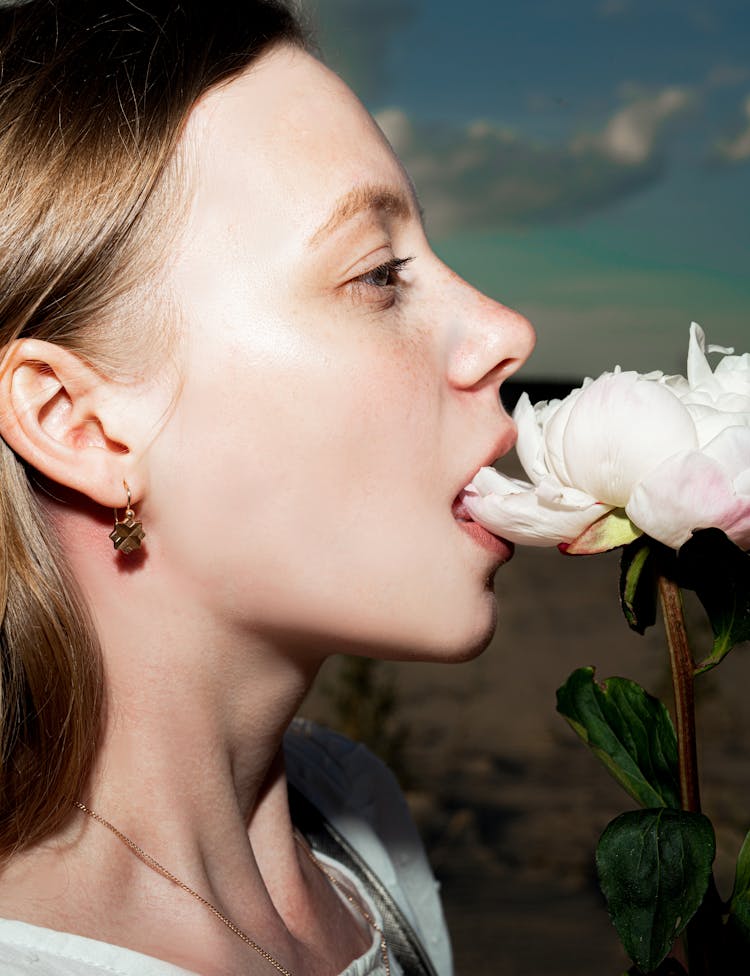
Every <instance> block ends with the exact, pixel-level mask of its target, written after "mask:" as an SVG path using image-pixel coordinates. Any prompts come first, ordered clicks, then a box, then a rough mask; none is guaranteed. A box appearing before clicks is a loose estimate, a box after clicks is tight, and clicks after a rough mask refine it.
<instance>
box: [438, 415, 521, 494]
mask: <svg viewBox="0 0 750 976" xmlns="http://www.w3.org/2000/svg"><path fill="white" fill-rule="evenodd" d="M516 439H517V431H516V426H515V424H513V423H510V424H508V426H507V427H506V428H505V429H504V430H503V431H502V432H501V434H500V436H499V437H498V438H497V439H496V440H495V442H494V444H493V446H492V448H491V449H490V451H489V452H488V453H487V454H486V455H485V458H484V460H480V461H479V463H478V464H475V465H474V466H473V467H472V469H471V471H470V472H469V473H468V474H467V475H466V476H465V478H464V480H463V481H462V482H461V484H460V485H459V486H458V490H457V491H456V494H455V496H454V501H457V500H459V499H460V498H461V493H462V492H463V490H464V488H465V487H466V486H467V485H468V484H469V482H470V481H471V479H472V478H473V477H474V475H475V474H476V473H477V471H479V469H480V468H485V467H491V466H492V465H493V464H494V463H495V461H497V460H498V459H499V458H501V457H504V456H505V455H506V454H507V453H508V452H509V451H510V450H511V449H512V447H513V445H514V444H515V443H516Z"/></svg>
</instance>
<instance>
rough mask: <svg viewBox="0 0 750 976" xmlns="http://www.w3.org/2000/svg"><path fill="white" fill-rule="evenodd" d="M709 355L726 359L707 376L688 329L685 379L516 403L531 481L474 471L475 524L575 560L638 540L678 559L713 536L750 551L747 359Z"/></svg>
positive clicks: (614, 385) (521, 450)
mask: <svg viewBox="0 0 750 976" xmlns="http://www.w3.org/2000/svg"><path fill="white" fill-rule="evenodd" d="M708 351H709V352H721V353H724V357H723V358H722V359H721V360H720V361H719V363H718V365H717V367H716V369H715V370H711V367H710V365H709V363H708V361H707V359H706V343H705V336H704V334H703V330H702V329H701V328H700V326H699V325H697V324H696V323H695V322H694V323H693V324H692V325H691V328H690V346H689V351H688V367H687V378H684V377H682V376H665V375H664V374H663V373H660V372H653V373H646V374H640V373H635V372H621V371H619V370H616V371H615V372H613V373H603V374H602V375H601V376H599V377H598V378H597V379H595V380H586V381H585V382H584V384H583V386H582V387H581V388H580V389H577V390H573V391H572V392H571V393H570V394H569V395H568V396H567V397H565V399H564V400H552V401H550V402H549V403H547V402H542V403H538V404H536V405H535V406H532V404H531V402H530V401H529V398H528V396H527V395H526V394H523V395H522V397H521V399H520V400H519V402H518V406H517V407H516V410H515V413H514V419H515V421H516V423H517V425H518V447H517V451H518V456H519V458H520V460H521V463H522V465H523V467H524V470H525V471H526V474H527V475H528V477H529V479H530V481H529V482H524V481H518V480H516V479H513V478H508V477H506V476H505V475H502V474H500V473H499V472H497V471H495V469H494V468H482V470H481V471H479V473H478V474H477V475H476V477H475V478H474V479H473V481H472V482H471V484H470V485H468V486H467V488H466V490H465V496H464V503H465V505H466V507H467V509H468V510H469V512H470V513H471V516H472V518H474V519H475V520H476V521H477V522H479V523H480V524H481V525H483V526H485V528H487V529H489V530H490V531H491V532H495V533H496V534H497V535H500V536H502V537H503V538H505V539H509V540H511V541H513V542H518V543H521V544H526V545H538V546H551V545H558V544H565V545H567V544H569V543H572V542H573V541H574V540H579V541H578V542H577V543H576V551H579V552H596V551H601V550H603V549H607V548H612V547H613V546H615V545H621V544H622V543H623V542H627V541H629V540H630V539H632V538H635V537H636V536H637V535H638V534H639V533H640V532H645V533H646V534H647V535H650V536H652V537H653V538H654V539H658V540H659V541H660V542H663V543H665V544H666V545H668V546H671V547H672V548H675V549H678V548H679V547H680V546H681V545H682V544H683V543H684V542H686V541H687V540H688V539H689V538H690V535H691V533H692V532H693V530H694V529H701V528H711V527H715V528H719V529H722V530H723V531H724V532H726V534H727V535H728V536H729V538H730V539H732V541H733V542H735V543H736V544H737V545H738V546H740V547H741V548H742V549H750V353H745V354H744V355H743V356H734V355H732V353H733V350H731V349H725V348H723V347H720V346H709V347H708ZM608 513H611V514H610V515H609V517H608V518H604V516H607V515H608ZM583 533H586V535H585V536H583V538H582V539H579V537H581V536H582V535H583Z"/></svg>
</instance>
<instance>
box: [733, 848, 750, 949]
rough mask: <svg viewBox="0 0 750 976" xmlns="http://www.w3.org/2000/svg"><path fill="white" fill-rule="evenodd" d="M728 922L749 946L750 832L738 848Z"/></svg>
mask: <svg viewBox="0 0 750 976" xmlns="http://www.w3.org/2000/svg"><path fill="white" fill-rule="evenodd" d="M729 924H730V926H731V927H732V928H733V929H734V930H735V931H736V932H738V934H739V935H740V936H741V938H742V941H743V942H744V943H746V944H747V945H748V946H750V833H748V834H747V836H746V837H745V842H744V843H743V845H742V847H741V848H740V853H739V856H738V858H737V870H736V873H735V876H734V890H733V891H732V900H731V901H730V903H729Z"/></svg>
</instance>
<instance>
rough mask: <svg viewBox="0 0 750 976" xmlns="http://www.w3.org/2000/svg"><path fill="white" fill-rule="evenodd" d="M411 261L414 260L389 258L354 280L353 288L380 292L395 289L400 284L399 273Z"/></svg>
mask: <svg viewBox="0 0 750 976" xmlns="http://www.w3.org/2000/svg"><path fill="white" fill-rule="evenodd" d="M413 260H414V258H391V259H390V260H389V261H384V262H383V263H382V264H379V265H378V266H377V267H376V268H371V269H370V270H369V271H366V272H365V274H362V275H360V276H359V277H358V278H355V279H354V281H353V282H352V284H353V285H354V286H355V287H364V288H377V289H379V290H380V291H384V290H386V289H395V288H397V287H398V286H399V284H401V272H402V271H403V270H404V268H405V267H406V265H407V264H409V263H410V262H411V261H413ZM383 277H385V280H383Z"/></svg>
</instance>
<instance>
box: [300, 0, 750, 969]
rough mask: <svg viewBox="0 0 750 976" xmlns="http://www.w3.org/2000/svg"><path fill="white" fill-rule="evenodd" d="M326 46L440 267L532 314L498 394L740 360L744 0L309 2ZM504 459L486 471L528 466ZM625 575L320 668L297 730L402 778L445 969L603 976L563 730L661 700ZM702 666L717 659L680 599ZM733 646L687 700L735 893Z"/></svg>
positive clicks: (747, 730) (612, 562) (737, 731)
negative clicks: (418, 657) (567, 701)
mask: <svg viewBox="0 0 750 976" xmlns="http://www.w3.org/2000/svg"><path fill="white" fill-rule="evenodd" d="M303 7H304V9H305V10H306V12H307V14H308V16H309V18H310V20H311V21H312V22H313V23H314V24H315V26H316V29H317V34H318V38H319V40H320V43H321V47H322V50H323V54H324V57H325V59H326V60H327V61H328V63H329V64H330V65H331V66H332V67H334V68H335V69H336V70H338V71H339V72H340V73H341V74H342V76H343V77H344V78H345V79H346V80H347V81H348V82H349V83H350V84H351V85H352V87H354V89H355V90H356V91H357V92H358V93H359V95H360V96H361V97H362V98H363V100H364V102H365V104H366V105H367V106H368V108H369V109H370V110H371V111H372V112H373V113H374V114H375V115H376V117H377V118H378V121H379V122H380V124H381V126H382V128H383V129H384V131H385V132H386V134H387V135H388V137H389V138H390V140H391V142H392V143H393V145H394V147H395V149H396V151H397V153H398V154H399V155H400V156H401V158H402V159H403V160H404V162H405V163H406V165H407V168H408V169H409V171H410V173H411V175H412V177H413V178H414V180H415V183H416V186H417V190H418V192H419V195H420V198H421V202H422V204H423V205H424V208H425V211H426V218H427V226H428V232H429V233H430V237H431V239H432V242H433V245H434V246H435V248H436V250H437V252H438V253H439V254H440V255H441V256H442V257H443V258H444V259H445V260H446V261H447V262H448V263H450V264H451V265H452V266H453V267H455V268H456V269H457V270H458V271H459V272H460V273H461V274H462V275H463V276H464V277H466V278H467V279H468V280H470V281H472V282H473V283H474V284H476V285H477V286H478V287H480V288H481V289H482V290H484V291H485V292H487V293H488V294H490V295H492V296H493V297H495V298H498V299H500V300H501V301H503V302H505V303H506V304H509V305H512V306H515V307H517V308H519V309H520V310H521V311H523V312H524V313H525V314H526V315H528V316H529V317H530V318H531V320H532V321H533V322H534V324H535V326H536V328H537V332H538V337H539V341H538V346H537V350H536V352H535V353H534V355H533V357H532V358H531V360H530V362H529V363H528V365H527V366H526V367H525V369H524V370H523V372H522V373H521V374H520V375H519V379H518V383H517V384H515V385H512V386H509V387H508V389H507V391H506V392H505V398H506V399H507V401H508V402H509V404H511V405H512V403H513V402H514V401H515V398H516V397H517V395H518V392H519V390H520V389H522V388H528V389H530V390H531V391H532V400H536V399H544V398H547V397H548V396H551V395H560V394H561V393H564V392H565V391H566V390H567V389H569V388H570V387H571V386H573V385H578V383H579V382H580V380H581V378H582V377H583V376H584V375H597V374H598V373H600V372H602V371H603V370H605V369H611V368H612V367H613V366H614V365H615V364H620V365H621V366H622V367H623V368H634V369H639V370H642V371H645V370H650V369H656V368H658V369H663V370H665V371H666V372H683V373H684V368H685V354H686V350H687V339H688V328H689V325H690V322H691V321H692V320H696V321H698V322H699V323H700V324H701V325H702V326H703V327H704V328H705V330H706V332H707V334H708V338H709V340H710V341H712V342H717V343H720V344H723V345H735V346H736V347H737V351H738V352H744V351H745V350H748V349H750V276H749V275H748V266H749V259H750V221H749V220H748V214H749V213H750V205H749V202H748V201H749V200H750V54H749V53H748V52H750V5H748V4H747V2H746V0H568V2H566V3H565V4H561V3H559V0H526V2H525V3H522V4H521V3H519V4H505V3H498V2H497V0H474V2H472V3H467V4H462V5H458V4H455V3H454V2H450V3H449V2H448V0H303ZM513 465H514V462H513V461H510V462H509V463H508V465H506V466H505V470H508V471H509V472H510V473H517V474H518V473H520V471H518V470H515V471H514V468H513ZM617 564H618V557H617V554H616V553H613V554H607V555H604V556H596V557H563V556H561V555H559V554H558V553H557V552H555V551H554V550H552V551H550V550H536V549H526V550H519V551H518V552H517V554H516V557H515V559H514V560H513V562H512V563H511V564H510V565H509V566H507V567H505V568H504V569H502V570H501V572H500V573H499V574H498V579H497V586H496V589H497V594H498V602H499V609H500V614H499V621H500V622H499V626H498V632H497V635H496V637H495V640H494V641H493V644H492V646H491V647H490V648H489V649H488V650H487V651H486V652H485V654H484V655H482V656H481V657H480V658H479V659H477V660H476V661H474V662H471V663H469V664H462V665H458V666H437V665H422V664H420V665H390V664H373V663H370V662H361V661H359V662H357V661H350V660H347V659H335V660H333V661H331V662H329V664H328V665H327V666H326V669H325V670H324V673H323V674H322V676H321V681H320V682H319V685H318V687H317V688H316V690H315V692H314V693H313V695H312V696H311V698H310V699H309V700H308V701H307V703H306V705H305V708H304V711H305V713H306V714H308V715H310V716H312V717H314V718H317V719H319V720H321V721H324V722H326V723H327V724H329V725H333V726H336V727H338V728H340V729H342V730H344V731H346V732H347V733H348V734H350V735H353V736H354V737H356V738H360V739H364V740H365V741H367V742H368V743H369V744H370V745H371V747H372V748H374V749H375V751H377V752H378V753H379V754H380V755H382V756H383V758H385V759H386V761H388V762H389V763H390V765H391V766H392V768H394V769H395V771H396V772H397V774H398V775H399V777H400V779H401V782H402V784H403V785H404V788H405V789H406V791H407V795H408V797H409V800H410V803H411V806H412V809H413V811H414V814H415V816H416V818H417V820H418V821H419V823H420V826H421V828H422V832H423V836H424V837H425V840H426V843H427V847H428V851H429V854H430V857H431V860H432V863H433V866H434V868H435V871H436V873H437V875H438V877H439V879H440V881H441V884H442V887H443V894H444V900H445V906H446V912H447V915H448V919H449V924H450V927H451V931H452V935H453V940H454V949H455V956H456V972H457V974H458V976H465V974H468V973H472V974H475V976H497V974H499V973H502V974H503V976H607V974H612V976H619V974H621V973H622V972H623V971H624V970H625V968H626V966H627V960H626V959H625V956H624V954H623V953H622V951H621V950H620V949H619V947H618V942H617V938H616V936H615V933H614V931H613V930H612V928H611V926H610V923H609V920H608V917H607V914H606V910H605V909H604V908H603V906H602V903H601V900H600V897H599V895H598V893H597V887H596V882H595V878H594V869H593V851H594V848H595V845H596V841H597V839H598V836H599V834H600V833H601V831H602V830H603V829H604V827H605V826H606V824H607V823H608V822H609V821H610V820H611V819H613V818H614V817H615V816H616V815H617V814H619V813H620V812H622V811H623V810H625V809H628V808H629V806H630V803H629V800H628V798H627V796H626V795H625V794H624V793H622V792H621V790H620V789H619V787H618V786H617V785H616V784H615V783H614V781H612V780H611V779H610V778H609V777H608V775H607V774H606V772H605V771H604V769H603V767H600V765H599V764H598V762H597V761H596V760H595V759H594V758H593V756H592V755H590V754H589V752H588V750H586V748H585V747H584V746H583V745H582V744H581V743H580V742H579V741H578V740H577V739H576V737H575V736H574V734H573V733H572V731H571V730H570V729H569V728H568V727H567V725H566V724H565V723H564V722H563V720H562V719H561V718H560V717H559V716H558V715H557V714H556V713H555V690H556V688H557V687H558V686H559V685H561V684H562V683H563V682H564V681H565V680H566V678H567V677H568V675H569V674H570V672H571V671H572V670H574V669H575V668H577V667H580V666H584V665H595V666H596V667H597V676H598V677H599V678H600V679H603V678H605V677H608V676H610V675H613V674H623V675H625V676H627V677H630V678H633V679H635V680H637V681H639V682H640V683H642V684H643V685H644V686H645V687H646V688H647V689H648V690H649V691H651V692H652V693H654V694H657V695H659V696H664V697H665V700H667V699H668V697H669V695H668V690H669V675H668V668H667V660H666V651H665V647H664V639H663V634H662V632H661V629H660V627H659V626H658V625H657V627H655V628H652V630H651V631H650V632H649V633H648V634H647V635H646V636H645V637H638V636H637V635H635V634H633V633H631V632H630V631H629V630H628V629H627V626H626V624H625V622H624V619H623V618H622V615H621V613H620V611H619V607H618V603H617V584H618V565H617ZM688 610H689V614H690V622H691V627H692V632H693V641H694V644H695V646H696V647H697V648H700V649H701V650H702V649H705V647H706V646H707V645H708V644H710V632H709V630H708V627H707V624H706V623H705V621H704V619H703V617H702V615H701V613H700V612H699V609H698V608H696V607H688ZM748 688H750V648H748V647H747V646H744V647H739V648H737V649H735V650H734V651H733V652H732V654H731V655H730V657H729V658H728V659H727V660H726V661H725V662H724V664H723V665H722V667H721V668H720V669H718V670H717V671H716V672H713V673H711V674H709V675H707V676H705V677H704V678H703V679H701V684H700V687H699V689H698V693H699V694H698V721H699V726H700V736H701V739H700V749H701V755H700V761H701V775H702V778H703V798H704V808H705V810H706V812H707V813H708V814H709V815H710V816H711V817H712V819H713V820H714V822H715V825H716V827H717V833H718V851H719V853H718V857H717V875H718V880H719V884H720V887H721V889H722V891H723V893H724V894H726V893H728V891H729V889H730V888H731V883H732V877H733V867H732V864H733V861H734V859H735V858H736V854H737V851H738V849H739V846H740V844H741V842H742V839H743V837H744V835H745V832H746V831H747V829H748V827H750V802H749V800H750V709H748V707H747V704H746V701H747V698H748V692H747V689H748Z"/></svg>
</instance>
